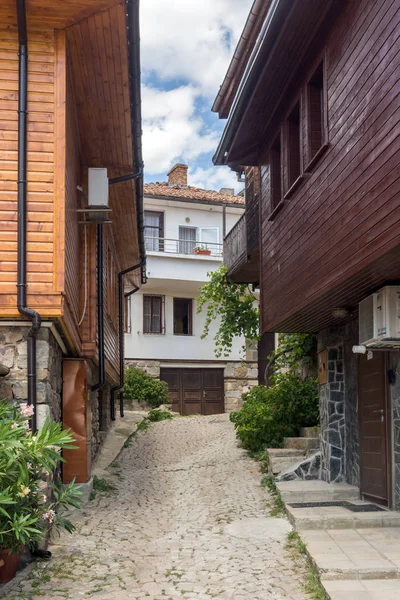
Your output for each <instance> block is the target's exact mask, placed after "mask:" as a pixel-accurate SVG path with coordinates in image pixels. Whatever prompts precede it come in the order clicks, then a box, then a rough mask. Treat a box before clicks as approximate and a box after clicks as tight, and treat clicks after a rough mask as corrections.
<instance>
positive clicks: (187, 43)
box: [141, 0, 252, 97]
mask: <svg viewBox="0 0 400 600" xmlns="http://www.w3.org/2000/svg"><path fill="white" fill-rule="evenodd" d="M251 4H252V0H145V2H142V3H141V37H142V52H141V54H142V68H143V72H144V75H145V76H146V74H148V73H150V72H152V71H153V72H156V73H157V75H158V76H159V77H160V78H161V79H164V80H173V79H181V80H182V79H186V80H189V81H191V82H193V83H194V84H195V85H199V86H200V87H201V89H202V93H203V94H207V95H208V96H209V97H212V96H215V95H216V93H217V91H218V87H219V86H220V84H221V83H222V80H223V77H224V75H225V72H226V69H227V67H228V64H229V62H230V60H231V58H232V55H233V51H234V49H235V47H236V44H237V41H238V39H239V36H240V34H241V32H242V30H243V27H244V24H245V21H246V18H247V15H248V14H249V10H250V7H251Z"/></svg>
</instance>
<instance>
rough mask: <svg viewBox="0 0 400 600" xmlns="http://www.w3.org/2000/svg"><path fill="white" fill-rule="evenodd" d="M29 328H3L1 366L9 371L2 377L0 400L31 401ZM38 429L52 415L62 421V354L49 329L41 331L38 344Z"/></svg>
mask: <svg viewBox="0 0 400 600" xmlns="http://www.w3.org/2000/svg"><path fill="white" fill-rule="evenodd" d="M28 331H29V327H23V326H16V327H9V326H1V325H0V362H1V363H2V364H3V365H5V366H6V367H8V368H9V369H10V371H9V373H8V375H6V376H5V377H0V397H1V398H5V399H6V400H17V401H18V402H23V401H24V402H26V400H27V397H28V383H27V381H28V377H27V368H28V362H27V341H26V340H27V336H28ZM36 361H37V425H38V427H40V426H41V424H42V423H43V422H44V419H45V418H46V417H47V416H48V415H51V416H52V418H53V419H55V420H56V421H60V420H61V392H62V352H61V349H60V347H59V345H58V343H57V341H56V339H55V337H54V336H53V334H52V332H51V331H50V329H49V328H47V327H42V328H41V329H40V331H39V333H38V336H37V341H36Z"/></svg>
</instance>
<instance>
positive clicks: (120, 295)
mask: <svg viewBox="0 0 400 600" xmlns="http://www.w3.org/2000/svg"><path fill="white" fill-rule="evenodd" d="M144 265H145V263H143V262H139V263H137V264H136V265H133V266H132V267H128V268H127V269H124V270H123V271H120V272H119V273H118V311H119V314H118V339H119V384H118V385H116V386H115V387H113V388H111V400H110V415H111V420H112V421H115V394H116V393H117V392H119V391H120V390H122V391H121V393H120V395H119V414H120V416H121V417H123V416H124V392H123V388H124V383H125V352H124V348H125V344H124V339H125V334H124V275H126V274H127V273H131V272H132V271H135V270H136V269H140V268H142V267H143V266H144ZM138 289H139V287H138V286H135V288H134V289H133V290H132V291H131V292H128V293H127V294H125V296H126V297H127V296H130V295H131V294H134V293H135V292H137V291H138Z"/></svg>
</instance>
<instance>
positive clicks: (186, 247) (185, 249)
mask: <svg viewBox="0 0 400 600" xmlns="http://www.w3.org/2000/svg"><path fill="white" fill-rule="evenodd" d="M145 242H146V251H147V252H163V253H165V254H186V255H192V256H213V257H218V258H221V259H222V256H223V244H215V243H211V242H194V241H191V240H174V239H168V238H160V237H149V236H146V237H145Z"/></svg>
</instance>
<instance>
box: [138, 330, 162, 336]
mask: <svg viewBox="0 0 400 600" xmlns="http://www.w3.org/2000/svg"><path fill="white" fill-rule="evenodd" d="M143 335H151V336H153V337H154V336H157V335H158V336H159V337H164V335H165V333H160V332H159V333H150V331H143Z"/></svg>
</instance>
